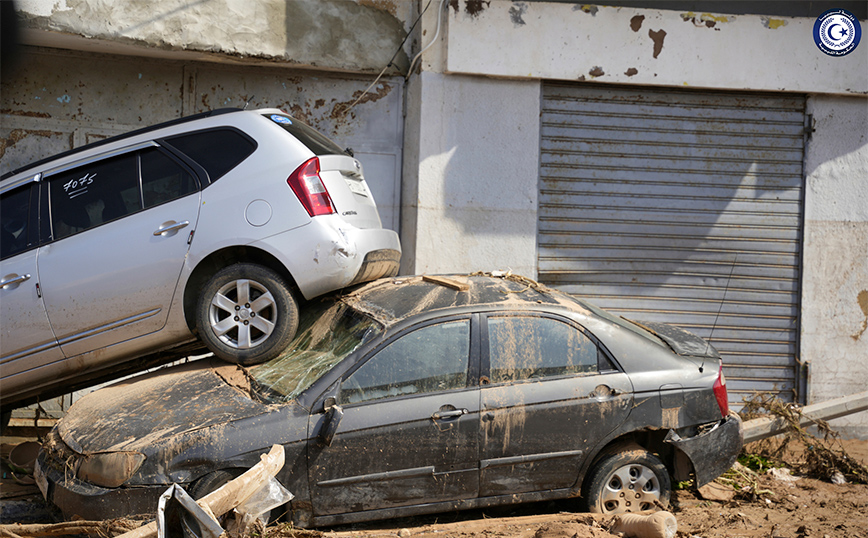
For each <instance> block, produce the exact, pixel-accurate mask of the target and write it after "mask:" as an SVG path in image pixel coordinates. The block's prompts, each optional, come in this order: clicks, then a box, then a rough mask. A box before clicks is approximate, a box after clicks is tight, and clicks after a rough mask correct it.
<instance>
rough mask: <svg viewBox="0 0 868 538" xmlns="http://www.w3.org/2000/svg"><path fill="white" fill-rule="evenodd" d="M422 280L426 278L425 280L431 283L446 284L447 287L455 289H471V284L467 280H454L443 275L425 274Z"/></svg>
mask: <svg viewBox="0 0 868 538" xmlns="http://www.w3.org/2000/svg"><path fill="white" fill-rule="evenodd" d="M422 280H424V281H425V282H430V283H431V284H438V285H440V286H446V287H447V288H450V289H453V290H455V291H467V290H469V289H470V285H469V284H467V283H465V282H458V281H457V280H453V279H451V278H446V277H443V276H430V275H423V276H422Z"/></svg>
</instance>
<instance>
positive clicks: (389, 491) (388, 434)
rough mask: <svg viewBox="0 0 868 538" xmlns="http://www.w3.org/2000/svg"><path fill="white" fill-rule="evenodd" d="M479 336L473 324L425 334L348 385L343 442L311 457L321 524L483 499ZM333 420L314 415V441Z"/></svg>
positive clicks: (382, 354)
mask: <svg viewBox="0 0 868 538" xmlns="http://www.w3.org/2000/svg"><path fill="white" fill-rule="evenodd" d="M470 328H471V320H470V318H469V317H467V318H461V319H450V320H444V321H437V322H434V323H430V324H428V325H425V326H423V327H419V328H415V329H413V330H411V331H409V332H406V333H404V334H401V335H399V336H398V337H397V338H394V339H393V340H392V341H390V342H388V343H387V344H386V345H384V346H382V347H380V348H379V349H378V350H377V351H375V352H374V353H373V354H372V356H370V358H368V359H367V360H365V361H364V362H363V363H362V364H361V365H360V366H358V368H357V369H355V370H354V371H352V372H350V373H349V374H348V375H345V376H343V377H344V378H343V380H342V381H341V383H340V387H339V390H338V392H337V398H336V400H337V403H338V405H339V406H340V407H341V408H342V413H343V416H342V417H341V418H340V422H339V423H337V424H332V425H331V426H332V427H336V433H335V434H334V437H333V439H332V440H331V443H330V444H329V445H326V443H325V441H324V438H323V436H322V435H319V436H318V437H317V438H316V439H313V440H312V441H311V445H310V447H309V473H310V475H309V476H310V486H311V493H312V496H311V498H312V500H313V511H314V515H315V516H323V515H334V514H342V513H348V512H360V511H366V510H378V509H388V508H394V507H400V506H407V505H414V504H425V503H436V502H441V501H450V500H456V499H464V498H473V497H475V496H476V493H477V485H478V471H477V468H476V465H477V450H478V440H477V437H478V432H479V423H478V416H479V415H478V411H479V392H478V390H477V388H476V387H474V386H473V383H472V382H471V379H473V378H474V377H475V376H473V375H472V374H471V364H472V362H471V361H472V355H473V354H471V352H470V350H471V334H470V332H471V331H470ZM327 416H328V415H324V414H323V413H316V414H314V415H312V416H311V430H310V431H312V432H321V431H322V429H323V426H324V422H326V417H327ZM330 420H332V421H334V420H337V418H336V416H334V415H332V416H331V418H330Z"/></svg>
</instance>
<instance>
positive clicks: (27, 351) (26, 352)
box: [0, 341, 57, 377]
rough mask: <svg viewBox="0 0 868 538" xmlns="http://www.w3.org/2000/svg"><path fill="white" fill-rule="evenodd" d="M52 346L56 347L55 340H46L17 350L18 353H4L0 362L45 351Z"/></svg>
mask: <svg viewBox="0 0 868 538" xmlns="http://www.w3.org/2000/svg"><path fill="white" fill-rule="evenodd" d="M53 347H57V342H54V341H51V342H46V343H44V344H39V345H38V346H33V347H31V348H28V349H25V350H23V351H19V352H18V353H15V354H14V355H6V356H5V357H3V358H2V359H0V364H4V363H7V362H10V361H14V360H17V359H20V358H23V357H26V356H28V355H34V354H36V353H40V352H42V351H45V350H47V349H51V348H53ZM19 373H23V372H19ZM13 375H18V374H13ZM10 377H11V376H10Z"/></svg>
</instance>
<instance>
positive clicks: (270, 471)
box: [121, 445, 285, 538]
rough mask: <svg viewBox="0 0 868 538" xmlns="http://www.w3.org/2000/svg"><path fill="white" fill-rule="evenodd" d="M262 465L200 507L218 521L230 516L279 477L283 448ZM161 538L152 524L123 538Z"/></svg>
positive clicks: (274, 449)
mask: <svg viewBox="0 0 868 538" xmlns="http://www.w3.org/2000/svg"><path fill="white" fill-rule="evenodd" d="M260 458H261V461H260V462H259V463H257V464H256V465H254V466H253V467H251V468H250V469H249V470H248V471H247V472H245V473H244V474H242V475H241V476H239V477H238V478H236V479H235V480H232V481H230V482H228V483H227V484H225V485H224V486H223V487H221V488H220V489H218V490H217V491H214V492H211V493H209V494H208V495H206V496H204V497H203V498H201V499H199V500H198V501H196V503H197V504H198V505H199V506H201V507H203V508H206V511H208V510H210V511H211V513H213V514H214V516H216V517H220V516H222V515H223V514H225V513H226V512H228V511H230V510H232V509H233V508H235V507H236V506H238V505H239V504H241V503H242V502H244V501H245V500H246V499H247V498H248V497H250V496H251V495H252V494H253V493H254V492H256V491H257V490H258V489H259V488H260V487H261V486H262V484H263V483H264V482H266V481H268V480H269V479H271V478H274V475H276V474H277V472H278V471H280V469H282V468H283V464H284V461H285V460H284V459H285V454H284V452H283V446H282V445H274V446H272V447H271V450H270V451H269V452H268V454H263V455H262V456H260ZM156 535H157V522H156V521H152V522H150V523H148V524H147V525H142V526H141V527H139V528H137V529H135V530H133V531H130V532H128V533H126V534H122V535H121V538H153V537H155V536H156Z"/></svg>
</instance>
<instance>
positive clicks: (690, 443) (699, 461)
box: [663, 413, 744, 488]
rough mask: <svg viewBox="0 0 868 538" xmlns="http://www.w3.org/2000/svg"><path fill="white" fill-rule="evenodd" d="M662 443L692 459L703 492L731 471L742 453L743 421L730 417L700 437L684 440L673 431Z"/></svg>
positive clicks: (736, 416) (737, 417)
mask: <svg viewBox="0 0 868 538" xmlns="http://www.w3.org/2000/svg"><path fill="white" fill-rule="evenodd" d="M663 441H664V442H666V443H669V444H671V445H672V446H674V447H675V448H677V449H678V450H680V451H681V452H683V453H684V454H685V455H686V456H687V457H688V458H689V459H690V462H691V463H692V464H693V474H694V477H695V480H696V487H697V488H700V487H702V486H704V485H705V484H708V483H709V482H711V481H712V480H714V479H715V478H717V477H718V476H720V475H722V474H723V473H725V472H726V471H728V470H729V468H730V467H732V465H733V464H734V463H735V460H736V459H738V455H739V454H740V453H741V448H742V446H743V444H744V431H743V429H742V423H741V418H740V417H739V416H738V415H736V414H735V413H730V414H729V416H728V417H726V418H725V419H722V420H721V421H720V422H718V423H717V424H715V425H714V426H713V427H712V428H711V429H709V430H707V431H704V432H702V433H700V434H698V435H695V436H693V437H687V438H682V437H681V436H679V435H678V434H677V433H675V431H674V430H670V431H669V433H668V434H667V435H666V438H665V439H664V440H663Z"/></svg>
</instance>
